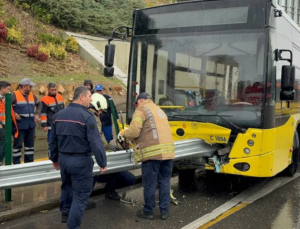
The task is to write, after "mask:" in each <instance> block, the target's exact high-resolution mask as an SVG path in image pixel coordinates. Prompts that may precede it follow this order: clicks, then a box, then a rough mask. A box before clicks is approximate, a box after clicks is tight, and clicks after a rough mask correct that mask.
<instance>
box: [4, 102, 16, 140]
mask: <svg viewBox="0 0 300 229" xmlns="http://www.w3.org/2000/svg"><path fill="white" fill-rule="evenodd" d="M11 118H12V121H13V123H14V125H15V128H16V133H15V134H14V137H15V138H17V137H18V134H19V133H18V127H17V121H16V117H15V112H14V110H13V107H12V106H11ZM0 121H1V122H2V123H3V124H4V125H5V100H4V99H0Z"/></svg>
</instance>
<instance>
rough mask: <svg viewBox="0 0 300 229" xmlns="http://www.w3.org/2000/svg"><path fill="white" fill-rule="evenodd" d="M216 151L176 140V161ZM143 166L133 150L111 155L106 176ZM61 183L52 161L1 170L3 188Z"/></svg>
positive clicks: (97, 170) (197, 141)
mask: <svg viewBox="0 0 300 229" xmlns="http://www.w3.org/2000/svg"><path fill="white" fill-rule="evenodd" d="M216 150H217V148H216V146H214V145H212V146H210V145H208V144H206V143H205V142H204V141H203V140H200V139H189V140H183V141H176V142H175V154H176V156H175V160H180V159H185V158H189V157H195V156H199V157H204V156H205V157H210V156H212V155H213V153H214V152H215V151H216ZM94 161H95V159H94ZM140 166H141V164H140V163H139V164H137V165H135V164H134V161H133V151H132V150H128V151H125V150H123V151H118V152H112V153H107V171H106V173H115V172H120V171H126V170H134V169H138V168H140ZM93 172H94V173H95V174H100V168H99V166H98V165H97V163H96V162H95V165H94V169H93ZM59 180H60V172H59V171H56V170H55V169H54V168H53V167H52V162H51V161H49V160H47V161H40V162H34V163H26V164H19V165H10V166H1V167H0V189H7V188H15V187H20V186H26V185H34V184H42V183H47V182H54V181H59Z"/></svg>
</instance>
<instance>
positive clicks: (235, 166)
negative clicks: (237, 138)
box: [220, 152, 283, 177]
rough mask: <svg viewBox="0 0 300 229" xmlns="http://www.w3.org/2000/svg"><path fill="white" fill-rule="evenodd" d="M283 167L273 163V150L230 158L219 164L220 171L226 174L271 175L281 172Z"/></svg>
mask: <svg viewBox="0 0 300 229" xmlns="http://www.w3.org/2000/svg"><path fill="white" fill-rule="evenodd" d="M282 170H283V168H279V167H277V168H276V166H275V165H274V152H270V153H267V154H263V155H260V156H254V157H245V158H232V159H230V161H229V163H228V164H226V165H221V166H220V172H221V173H226V174H234V175H242V176H251V177H272V176H274V175H276V174H277V173H279V172H281V171H282Z"/></svg>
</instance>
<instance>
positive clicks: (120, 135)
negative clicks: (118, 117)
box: [117, 129, 125, 142]
mask: <svg viewBox="0 0 300 229" xmlns="http://www.w3.org/2000/svg"><path fill="white" fill-rule="evenodd" d="M124 133H125V129H123V130H121V131H120V133H119V134H118V137H117V139H118V142H123V141H125V139H124V137H123V135H124Z"/></svg>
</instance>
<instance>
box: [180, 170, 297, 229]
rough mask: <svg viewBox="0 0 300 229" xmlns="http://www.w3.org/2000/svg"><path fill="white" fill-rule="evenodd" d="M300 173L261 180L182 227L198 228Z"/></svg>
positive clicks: (267, 192) (187, 228) (263, 194)
mask: <svg viewBox="0 0 300 229" xmlns="http://www.w3.org/2000/svg"><path fill="white" fill-rule="evenodd" d="M299 176H300V174H299V173H297V174H295V175H294V176H293V177H289V178H287V177H275V178H270V179H266V180H263V181H261V182H260V183H258V184H256V185H254V186H252V187H250V188H248V189H246V190H245V191H243V192H242V193H240V194H239V195H237V196H236V197H234V198H233V199H231V200H229V201H228V202H226V203H225V204H223V205H221V206H220V207H218V208H216V209H215V210H213V211H212V212H210V213H208V214H206V215H204V216H202V217H200V218H199V219H197V220H195V221H193V222H191V223H190V224H188V225H186V226H184V227H182V229H197V228H199V227H201V226H202V225H204V224H206V223H208V222H210V221H212V220H214V219H216V218H217V217H219V216H220V215H222V214H224V213H225V212H227V211H228V210H230V209H231V208H233V207H235V206H237V205H238V204H240V203H252V202H254V201H255V200H257V199H259V198H261V197H263V196H265V195H267V194H269V193H270V192H272V191H274V190H275V189H277V188H279V187H281V186H283V185H285V184H287V183H288V182H290V181H292V180H294V179H296V178H298V177H299Z"/></svg>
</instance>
